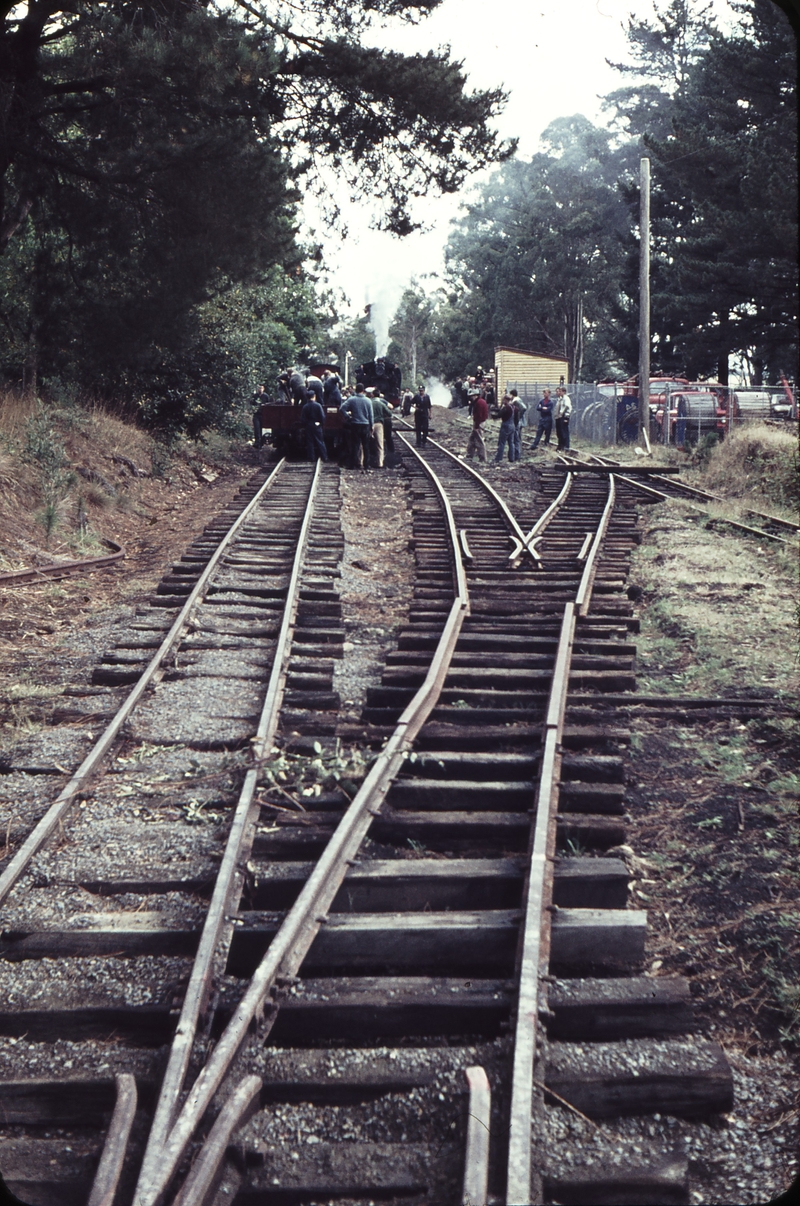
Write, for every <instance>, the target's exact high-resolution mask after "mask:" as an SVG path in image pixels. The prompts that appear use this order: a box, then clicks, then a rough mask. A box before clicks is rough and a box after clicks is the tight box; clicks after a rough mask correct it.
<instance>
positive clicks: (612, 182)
mask: <svg viewBox="0 0 800 1206" xmlns="http://www.w3.org/2000/svg"><path fill="white" fill-rule="evenodd" d="M542 142H543V145H544V148H545V149H544V150H543V151H542V152H541V153H539V154H537V155H534V156H533V158H532V159H531V160H530V161H529V162H525V161H523V160H514V161H513V162H511V163H509V164H507V165H506V166H504V167H503V168H502V169H501V170H500V171H498V172H496V173H495V174H494V176H493V177H492V179H491V180H490V181H489V183H488V184H487V185H485V186H484V187H483V188H482V189H481V190H480V191H479V193H478V196H477V199H476V200H475V201H473V202H471V203H470V204H469V205H468V206H467V207H466V214H465V216H464V217H463V218H462V219H461V221H460V222H459V223H458V225H457V227H456V230H455V231H454V233H453V235H452V236H451V239H450V242H449V245H448V249H447V262H448V272H449V281H450V285H451V289H452V293H451V299H450V301H449V302H448V308H447V309H446V310H445V312H444V313H443V314H442V316H441V321H442V323H443V324H444V325H446V324H448V323H449V324H451V325H452V324H454V323H457V322H458V320H459V316H460V320H461V322H462V324H464V325H466V326H467V327H468V328H469V329H470V330H471V332H472V338H473V346H474V356H473V357H470V359H478V360H482V362H483V363H491V361H492V359H493V348H494V347H495V346H496V345H498V344H505V345H509V346H516V347H520V348H527V349H532V350H535V351H540V352H542V353H545V354H547V355H556V356H565V357H566V359H567V360H568V362H569V374H570V378H571V379H572V380H576V379H579V378H580V377H582V376H584V375H586V374H589V375H591V376H595V375H597V374H602V373H603V371H604V370H605V369H606V367H607V363H606V362H607V349H608V339H609V331H608V326H609V322H610V321H611V318H610V314H611V310H610V303H611V302H612V301H613V300H615V299H616V295H617V292H618V284H617V279H618V275H619V269H620V263H621V256H622V240H623V238H624V236H625V233H626V229H627V225H626V224H627V213H626V210H625V206H624V204H623V203H622V201H621V199H620V197H619V195H618V192H617V190H616V176H617V173H618V166H619V165H618V162H617V158H616V154H615V151H614V148H613V145H612V142H611V138H610V135H609V133H608V132H607V131H604V130H601V129H598V128H597V127H595V126H593V125H592V123H591V122H590V121H588V119H587V118H585V117H583V116H581V115H575V116H573V117H565V118H559V119H558V120H557V121H555V122H553V123H552V124H551V125H550V126H549V127H548V129H547V130H546V131H545V133H544V135H543V136H542Z"/></svg>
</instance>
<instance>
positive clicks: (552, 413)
mask: <svg viewBox="0 0 800 1206" xmlns="http://www.w3.org/2000/svg"><path fill="white" fill-rule="evenodd" d="M527 411H528V407H527V404H526V403H525V402H524V401H523V400H522V398H520V396H519V394H518V392H517V390H516V389H512V390H510V391H509V392H508V393H507V394H505V395H504V397H503V400H502V403H501V405H500V414H499V418H500V431H499V433H498V437H497V452H496V453H495V457H494V464H495V465H499V464H500V462H501V461H502V459H503V453H504V451H505V450H506V448H507V449H508V459H509V461H511V462H512V463H513V462H515V461H518V460H519V459H520V458H521V456H522V429H523V428H524V427H525V426H526V425H527ZM536 411H537V412H538V415H539V422H538V426H537V429H536V436H535V438H534V441H533V450H534V451H535V450H536V449H537V448H538V447H539V443H540V441H541V440H542V437H544V443H545V444H547V445H549V443H550V437H551V435H552V431H553V423H554V422H555V428H556V438H557V441H558V451H559V452H562V451H564V450H565V449H567V448H569V420H570V416H571V414H572V399H571V398H570V396H569V394H568V393H567V391H566V389H565V388H564V386H563V385H560V386H559V387H558V388H557V389H556V396H555V399H553V398H552V396H551V393H550V390H549V389H545V390H544V391H543V392H542V397H541V398H540V399H539V401H538V402H537V404H536ZM471 413H472V431H471V433H470V437H469V440H468V441H467V456H468V457H469V459H470V460H474V458H475V456H476V455H477V457H478V459H479V460H481V461H486V459H487V456H486V443H485V441H484V437H483V427H484V424H485V423H486V421H487V419H488V418H489V406H488V404H487V402H486V399H485V398H484V397H482V396H479V397H478V398H476V399H475V400H474V402H473V404H472V408H471Z"/></svg>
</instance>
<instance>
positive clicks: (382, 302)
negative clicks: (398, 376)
mask: <svg viewBox="0 0 800 1206" xmlns="http://www.w3.org/2000/svg"><path fill="white" fill-rule="evenodd" d="M367 304H368V305H369V322H368V324H367V325H368V326H370V327H371V328H372V330H373V332H374V334H375V355H376V356H385V355H386V353H387V352H388V351H389V323H390V322H391V321H392V319H393V318H394V313H395V310H396V309H397V291H396V290H395V289H391V290H390V289H388V288H386V287H385V286H384V287H383V288H381V287H380V286H378V287H377V288H376V287H373V288H372V289H371V290H370V293H369V296H368V297H367Z"/></svg>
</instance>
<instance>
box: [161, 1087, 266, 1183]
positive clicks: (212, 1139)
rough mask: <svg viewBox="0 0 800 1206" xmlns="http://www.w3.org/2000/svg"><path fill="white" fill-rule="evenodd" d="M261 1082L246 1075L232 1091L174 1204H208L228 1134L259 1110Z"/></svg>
mask: <svg viewBox="0 0 800 1206" xmlns="http://www.w3.org/2000/svg"><path fill="white" fill-rule="evenodd" d="M263 1083H264V1082H263V1081H262V1079H261V1077H260V1076H245V1078H244V1080H242V1081H240V1083H239V1084H238V1085H237V1087H236V1088H235V1089H234V1091H233V1093H231V1095H230V1097H229V1098H228V1100H227V1101H226V1102H225V1105H224V1106H223V1107H222V1109H221V1110H220V1112H219V1114H218V1115H217V1119H216V1121H215V1123H214V1125H213V1127H212V1128H211V1131H210V1132H209V1136H208V1139H207V1140H206V1142H205V1144H204V1145H203V1149H202V1151H201V1152H200V1155H199V1156H198V1158H197V1160H195V1162H194V1164H193V1165H192V1169H191V1172H190V1173H189V1176H188V1177H187V1178H186V1180H185V1181H184V1183H183V1187H182V1188H181V1190H180V1192H179V1193H178V1196H177V1197H176V1198H175V1201H174V1203H173V1206H206V1203H207V1202H209V1203H210V1200H211V1194H212V1193H213V1191H214V1189H215V1188H216V1181H217V1174H218V1171H219V1167H220V1165H221V1163H222V1161H223V1159H224V1157H225V1152H226V1150H227V1147H228V1144H229V1143H230V1140H231V1136H232V1135H233V1134H234V1132H235V1131H237V1130H238V1129H239V1127H240V1126H243V1125H244V1123H245V1122H246V1121H247V1119H248V1118H249V1117H250V1116H251V1115H252V1114H254V1113H255V1111H256V1110H257V1109H258V1103H259V1094H260V1093H261V1089H262V1086H263Z"/></svg>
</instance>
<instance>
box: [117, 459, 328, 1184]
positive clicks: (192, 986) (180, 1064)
mask: <svg viewBox="0 0 800 1206" xmlns="http://www.w3.org/2000/svg"><path fill="white" fill-rule="evenodd" d="M321 463H322V462H321V461H319V460H318V461H317V463H316V467H315V469H314V473H313V476H312V478H311V485H310V488H309V492H308V498H307V500H306V507H305V514H304V516H303V523H302V526H301V528H300V533H299V535H298V538H297V546H296V550H295V555H294V562H293V565H292V572H291V576H290V578H289V584H288V586H287V590H286V600H285V603H284V609H283V619H282V621H281V627H280V631H279V633H278V639H277V643H276V646H275V653H274V656H273V661H272V670H271V671H270V676H269V682H268V686H267V692H266V695H265V697H264V703H263V705H262V708H261V715H260V718H259V723H258V728H257V729H256V734H255V737H254V739H253V741H252V745H251V748H252V759H253V765H252V766H251V767H250V768H249V769H248V771H247V773H246V775H245V778H244V782H243V784H242V787H241V790H240V792H239V799H238V802H237V804H236V809H235V811H234V815H233V821H232V823H231V827H230V830H229V832H228V840H227V842H226V844H225V852H224V854H223V856H222V862H221V864H220V869H219V872H218V874H217V878H216V882H215V884H214V892H213V894H212V897H211V902H210V904H209V906H208V912H207V913H206V918H205V922H204V924H203V930H202V933H201V935H200V942H199V944H198V948H197V953H196V955H195V959H194V963H193V965H192V971H191V975H190V978H189V984H188V986H187V989H186V995H185V996H184V999H183V1007H182V1009H181V1015H180V1018H179V1020H178V1025H177V1027H176V1030H175V1035H174V1037H173V1040H172V1047H171V1050H170V1054H169V1060H168V1063H167V1068H166V1071H165V1073H164V1079H163V1081H162V1084H161V1091H160V1093H159V1098H158V1102H157V1104H156V1109H155V1113H154V1116H153V1122H152V1125H151V1128H150V1134H149V1136H148V1140H147V1146H146V1148H145V1154H144V1158H143V1161H142V1167H141V1169H140V1172H139V1182H140V1184H141V1185H142V1186H143V1187H145V1186H147V1185H148V1183H149V1181H150V1179H151V1178H152V1177H153V1176H154V1175H155V1169H156V1167H157V1165H158V1163H159V1162H160V1158H161V1148H162V1146H163V1144H164V1142H165V1140H166V1137H167V1135H168V1134H169V1131H170V1129H171V1128H172V1125H173V1123H174V1121H175V1115H176V1113H177V1109H178V1102H179V1098H180V1094H181V1090H182V1089H183V1085H184V1081H185V1079H186V1072H187V1070H188V1067H189V1061H190V1059H191V1054H192V1048H193V1046H194V1042H195V1036H196V1033H197V1026H198V1022H199V1019H200V1015H201V1013H202V1011H203V1009H204V1008H205V1005H206V1003H207V1000H208V995H209V993H210V991H211V980H212V973H213V964H214V958H215V955H216V953H217V949H218V946H219V942H220V937H221V935H222V932H223V928H224V926H225V925H226V922H227V920H228V914H229V911H230V906H231V898H232V896H233V892H234V886H235V880H236V875H237V872H238V871H239V865H240V861H241V854H242V848H243V846H244V845H245V843H246V839H247V837H248V834H251V833H252V827H253V825H254V823H255V817H254V816H251V813H252V809H253V796H254V795H255V790H256V786H257V784H258V776H259V772H260V768H261V765H262V763H263V762H264V760H265V759H266V758H267V756H268V755H269V752H270V750H271V749H272V743H273V740H274V738H275V733H276V731H277V728H278V720H279V716H280V708H281V704H282V702H283V695H284V690H285V685H286V672H287V669H288V664H289V655H290V652H291V645H292V639H293V637H294V629H295V624H296V620H297V608H298V604H299V601H300V582H301V577H302V572H303V565H304V562H305V557H306V548H307V545H308V535H309V530H310V527H311V522H312V519H313V515H314V499H315V495H316V492H317V485H318V482H319V476H320V465H321Z"/></svg>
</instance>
